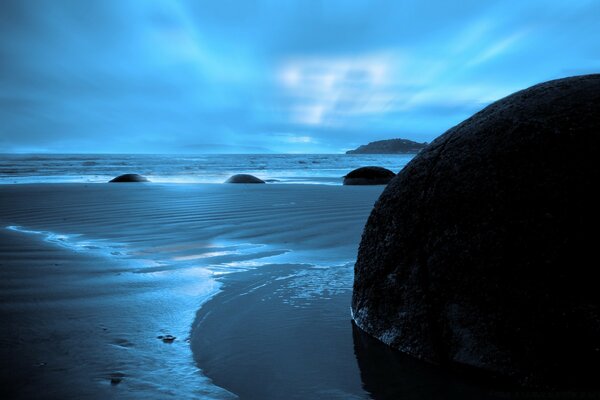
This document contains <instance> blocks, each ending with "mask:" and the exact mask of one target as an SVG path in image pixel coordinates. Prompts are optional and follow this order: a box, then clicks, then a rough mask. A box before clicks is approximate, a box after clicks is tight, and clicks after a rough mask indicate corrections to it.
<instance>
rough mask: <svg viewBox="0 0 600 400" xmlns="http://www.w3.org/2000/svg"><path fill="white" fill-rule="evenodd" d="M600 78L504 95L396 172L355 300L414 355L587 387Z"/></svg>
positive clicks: (593, 333)
mask: <svg viewBox="0 0 600 400" xmlns="http://www.w3.org/2000/svg"><path fill="white" fill-rule="evenodd" d="M598 154H600V74H599V75H587V76H578V77H572V78H566V79H559V80H555V81H550V82H546V83H542V84H539V85H536V86H533V87H531V88H529V89H526V90H523V91H520V92H517V93H515V94H512V95H510V96H508V97H506V98H504V99H501V100H499V101H497V102H495V103H493V104H491V105H490V106H488V107H486V108H485V109H483V110H482V111H480V112H478V113H477V114H475V115H473V116H472V117H471V118H469V119H467V120H466V121H464V122H462V123H460V124H459V125H457V126H455V127H454V128H452V129H450V130H449V131H447V132H446V133H445V134H444V135H442V136H440V137H439V138H438V139H436V140H435V141H434V142H433V143H432V144H431V145H430V146H429V147H428V148H427V149H425V150H424V151H422V152H421V153H420V154H419V155H418V156H416V157H415V158H414V159H413V160H412V161H411V162H410V163H409V164H408V165H407V166H406V167H405V168H404V169H403V170H402V171H401V172H400V173H399V174H398V175H397V177H396V178H394V179H393V180H392V181H391V182H390V183H389V185H388V186H387V188H386V189H385V191H384V192H383V193H382V195H381V197H380V198H379V200H378V201H377V203H376V204H375V207H374V209H373V211H372V212H371V215H370V217H369V219H368V222H367V224H366V226H365V229H364V232H363V236H362V241H361V243H360V248H359V252H358V259H357V262H356V266H355V275H354V291H353V298H352V310H353V314H354V318H355V321H356V322H357V324H358V325H359V326H360V327H361V328H362V329H363V330H364V331H366V332H368V333H369V334H371V335H373V336H375V337H377V338H379V339H380V340H381V341H383V342H385V343H387V344H389V345H390V346H392V347H395V348H396V349H399V350H401V351H403V352H405V353H408V354H411V355H413V356H415V357H418V358H421V359H424V360H428V361H431V362H435V363H440V364H446V365H451V364H454V365H457V364H458V365H466V366H470V367H475V368H477V369H480V370H484V371H488V372H491V373H494V374H498V375H504V376H507V377H510V378H512V379H514V380H515V381H517V382H519V383H522V384H529V385H534V386H535V385H537V386H541V387H559V388H569V389H573V390H585V389H586V388H589V387H595V388H596V389H598V386H600V380H599V379H598V370H599V368H600V294H599V293H600V292H599V290H598V278H597V273H598V267H597V264H596V262H595V261H593V260H596V259H597V257H598V254H597V247H598V244H597V234H593V233H592V232H597V230H598V222H599V220H600V207H598V201H597V196H596V195H591V192H590V190H592V188H594V187H596V185H597V184H598V182H600V164H599V163H598Z"/></svg>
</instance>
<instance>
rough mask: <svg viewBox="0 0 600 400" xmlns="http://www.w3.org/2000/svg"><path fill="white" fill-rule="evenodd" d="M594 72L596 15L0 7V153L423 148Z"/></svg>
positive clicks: (101, 1) (419, 6)
mask: <svg viewBox="0 0 600 400" xmlns="http://www.w3.org/2000/svg"><path fill="white" fill-rule="evenodd" d="M598 72H600V0H591V1H585V0H570V1H563V0H560V1H552V0H543V1H537V0H527V1H524V0H519V1H513V0H500V1H491V0H486V1H481V0H476V1H448V0H430V1H425V0H415V1H405V0H392V1H377V0H371V1H360V0H359V1H351V0H344V1H325V0H322V1H315V0H302V1H292V0H289V1H288V0H269V1H258V0H256V1H254V0H239V1H233V0H217V1H200V0H139V1H138V0H86V1H81V0H2V1H0V153H339V152H343V151H345V150H348V149H351V148H355V147H357V146H358V145H360V144H364V143H367V142H370V141H373V140H380V139H388V138H406V139H411V140H415V141H418V142H430V141H431V140H433V139H434V138H435V137H437V136H439V135H440V134H442V133H444V132H445V131H446V130H447V129H449V128H451V127H452V126H454V125H456V124H457V123H459V122H461V121H462V120H464V119H465V118H468V117H469V116H470V115H472V114H473V113H474V112H476V111H478V110H480V109H481V108H483V107H484V106H486V105H487V104H490V103H491V102H493V101H495V100H497V99H500V98H502V97H504V96H506V95H508V94H510V93H513V92H515V91H517V90H520V89H524V88H526V87H528V86H531V85H533V84H535V83H539V82H543V81H546V80H550V79H555V78H561V77H566V76H572V75H580V74H587V73H598Z"/></svg>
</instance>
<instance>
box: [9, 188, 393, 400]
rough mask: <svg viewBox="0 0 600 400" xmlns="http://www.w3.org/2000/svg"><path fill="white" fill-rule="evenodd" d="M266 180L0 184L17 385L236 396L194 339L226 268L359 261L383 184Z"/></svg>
mask: <svg viewBox="0 0 600 400" xmlns="http://www.w3.org/2000/svg"><path fill="white" fill-rule="evenodd" d="M260 186H261V187H246V185H242V186H237V185H108V184H107V185H86V184H54V185H11V186H1V187H0V206H2V207H1V208H0V209H1V210H2V211H1V212H0V223H1V226H0V228H1V229H0V230H1V232H0V238H1V242H0V243H1V244H2V245H3V246H2V247H1V250H0V251H1V252H0V255H1V256H2V260H3V261H2V262H1V263H0V264H1V265H0V274H2V285H3V293H2V295H3V300H4V301H3V303H2V305H1V306H0V314H1V319H2V322H3V323H2V326H3V329H4V330H3V334H2V336H3V337H4V338H5V341H4V342H0V343H2V345H1V346H0V353H2V354H1V355H3V356H4V355H8V356H6V357H3V359H4V360H5V361H4V363H3V370H2V371H3V372H2V375H3V376H2V379H3V381H5V382H4V383H5V387H6V388H8V389H9V390H12V392H13V394H14V397H16V398H19V397H20V398H27V397H30V395H31V394H32V392H31V391H32V390H35V388H36V387H47V388H48V389H47V393H45V394H43V395H41V397H45V398H52V397H57V396H58V397H61V398H78V397H81V396H82V395H84V396H85V397H89V398H111V397H118V398H138V397H146V398H168V397H177V398H195V397H198V396H201V397H204V398H214V399H223V398H232V395H231V394H228V393H227V392H226V391H225V390H223V389H221V388H219V387H217V386H214V385H212V384H211V383H210V379H208V378H206V377H204V375H202V374H201V372H200V371H199V369H198V367H197V366H196V364H195V363H194V359H193V354H192V350H191V348H190V346H189V344H188V343H187V339H188V337H189V333H190V330H191V326H192V323H193V321H194V316H195V315H196V313H197V312H198V310H199V309H202V307H201V306H202V305H203V302H205V301H207V300H208V299H209V298H211V297H212V296H213V295H214V294H215V293H216V292H217V291H218V290H219V289H220V287H221V283H220V281H216V280H215V278H216V277H218V278H219V279H222V278H223V277H224V276H235V275H237V273H243V271H261V270H262V269H263V267H265V266H268V265H270V264H273V263H279V264H286V265H296V266H299V265H300V264H302V265H300V266H301V269H303V268H306V267H307V264H312V265H313V266H314V267H311V268H321V269H323V270H324V271H327V270H328V269H327V268H323V266H329V265H339V264H340V263H347V262H348V261H349V260H351V259H352V256H351V255H353V254H354V252H355V246H356V244H357V242H358V239H359V238H360V233H361V231H362V225H363V224H364V220H366V217H367V216H368V213H369V212H370V209H371V207H372V204H373V203H374V201H375V200H376V198H377V197H378V195H379V193H380V192H381V190H382V188H381V187H362V188H356V187H353V188H345V187H342V186H338V187H334V186H323V185H279V186H267V185H260ZM240 199H243V201H240ZM290 228H291V229H290ZM49 260H57V262H56V264H57V265H53V264H54V263H50V264H49V263H48V262H49ZM240 271H242V272H240ZM232 272H236V274H232ZM296 272H298V273H300V272H301V271H300V270H298V271H296ZM224 274H230V275H224ZM280 278H281V277H280ZM297 289H298V291H299V293H303V294H302V295H304V296H306V295H308V296H311V295H312V294H311V292H310V290H306V288H305V287H299V288H297ZM312 293H313V294H316V295H318V292H312ZM25 303H27V305H26V304H25ZM166 335H173V336H176V339H175V341H174V342H172V343H163V341H162V340H161V339H160V338H159V336H166ZM14 340H17V343H18V345H14V344H13V343H12V341H14ZM13 347H15V348H18V349H19V355H16V354H15V353H14V352H13V353H11V352H12V348H13ZM11 354H12V355H11ZM39 354H46V356H44V357H43V358H44V359H40V360H38V359H37V358H36V355H39ZM21 356H22V359H23V360H30V362H29V361H28V362H27V363H26V365H23V364H19V363H17V362H16V361H13V360H14V359H17V358H18V357H21ZM35 365H39V368H40V369H34V368H33V366H35ZM13 368H14V369H15V371H16V373H19V374H21V375H22V377H23V379H21V381H22V382H26V384H25V386H23V385H20V384H19V383H18V382H17V381H14V380H13V379H12V374H13V371H12V369H13ZM40 374H41V375H40ZM27 388H30V389H27ZM27 390H29V392H28V391H27Z"/></svg>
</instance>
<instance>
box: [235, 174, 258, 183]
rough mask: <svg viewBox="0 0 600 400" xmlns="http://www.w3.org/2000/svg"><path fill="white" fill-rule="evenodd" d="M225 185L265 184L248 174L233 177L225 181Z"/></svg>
mask: <svg viewBox="0 0 600 400" xmlns="http://www.w3.org/2000/svg"><path fill="white" fill-rule="evenodd" d="M225 183H265V181H263V180H262V179H259V178H257V177H255V176H254V175H248V174H237V175H233V176H232V177H230V178H229V179H227V180H226V181H225Z"/></svg>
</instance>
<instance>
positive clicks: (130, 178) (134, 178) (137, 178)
mask: <svg viewBox="0 0 600 400" xmlns="http://www.w3.org/2000/svg"><path fill="white" fill-rule="evenodd" d="M109 182H112V183H121V182H149V180H148V179H147V178H146V177H143V176H141V175H138V174H123V175H119V176H117V177H116V178H114V179H111V180H110V181H109Z"/></svg>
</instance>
